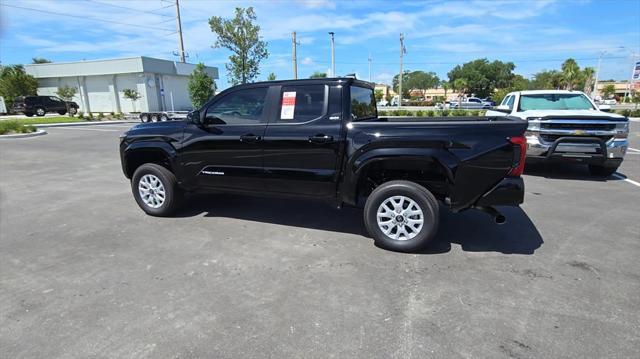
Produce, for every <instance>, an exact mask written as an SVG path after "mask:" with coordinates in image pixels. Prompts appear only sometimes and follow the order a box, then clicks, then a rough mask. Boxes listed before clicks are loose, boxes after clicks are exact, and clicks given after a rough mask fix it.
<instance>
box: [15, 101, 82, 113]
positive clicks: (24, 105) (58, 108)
mask: <svg viewBox="0 0 640 359" xmlns="http://www.w3.org/2000/svg"><path fill="white" fill-rule="evenodd" d="M12 110H13V112H15V113H23V114H24V115H25V116H28V117H31V116H33V115H34V114H35V115H37V116H44V115H45V114H46V113H48V112H56V113H58V114H60V115H64V114H65V113H67V112H68V113H69V114H70V115H75V114H76V113H77V112H78V104H77V103H75V102H73V101H63V100H61V99H60V98H58V97H56V96H20V97H16V98H15V100H14V101H13V107H12Z"/></svg>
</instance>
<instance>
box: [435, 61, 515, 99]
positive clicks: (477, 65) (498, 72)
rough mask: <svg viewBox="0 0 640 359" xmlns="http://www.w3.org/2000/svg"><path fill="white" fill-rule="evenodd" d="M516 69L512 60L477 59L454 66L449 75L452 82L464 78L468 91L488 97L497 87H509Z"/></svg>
mask: <svg viewBox="0 0 640 359" xmlns="http://www.w3.org/2000/svg"><path fill="white" fill-rule="evenodd" d="M514 69H515V65H514V64H513V63H512V62H502V61H497V60H496V61H493V62H489V60H487V59H477V60H473V61H470V62H467V63H464V64H462V65H458V66H456V67H454V68H453V69H452V70H451V71H449V72H448V73H447V76H448V77H449V81H450V82H451V83H452V84H453V83H455V81H456V80H458V79H464V80H465V81H466V86H465V89H466V92H468V93H473V94H475V95H476V96H479V97H487V96H490V95H491V94H492V93H493V91H494V90H495V89H496V88H508V87H510V86H511V85H512V83H513V79H514V74H513V70H514ZM454 87H455V86H454Z"/></svg>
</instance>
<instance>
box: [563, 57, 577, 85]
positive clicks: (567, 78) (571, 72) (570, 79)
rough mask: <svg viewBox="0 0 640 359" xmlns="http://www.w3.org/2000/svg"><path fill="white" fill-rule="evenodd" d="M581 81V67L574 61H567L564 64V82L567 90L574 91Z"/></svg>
mask: <svg viewBox="0 0 640 359" xmlns="http://www.w3.org/2000/svg"><path fill="white" fill-rule="evenodd" d="M579 79H580V66H578V63H577V62H576V60H574V59H567V60H566V61H565V62H563V63H562V80H563V82H564V85H565V87H566V89H567V90H573V86H574V85H575V84H576V82H578V80H579Z"/></svg>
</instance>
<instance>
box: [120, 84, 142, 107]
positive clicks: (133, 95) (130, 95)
mask: <svg viewBox="0 0 640 359" xmlns="http://www.w3.org/2000/svg"><path fill="white" fill-rule="evenodd" d="M122 95H123V96H124V98H126V99H129V100H131V106H133V112H136V101H138V99H140V98H141V97H142V96H140V94H139V93H138V91H136V90H133V89H124V90H122Z"/></svg>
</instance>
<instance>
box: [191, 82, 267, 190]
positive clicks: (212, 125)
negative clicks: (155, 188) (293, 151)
mask: <svg viewBox="0 0 640 359" xmlns="http://www.w3.org/2000/svg"><path fill="white" fill-rule="evenodd" d="M268 93H269V87H268V86H256V87H250V88H241V89H238V90H236V91H233V92H229V93H227V94H225V95H222V97H220V98H215V99H214V101H212V102H211V103H210V104H208V106H205V108H203V109H202V110H201V111H204V117H205V119H206V120H207V121H208V122H209V124H208V125H206V126H203V125H197V124H193V123H191V124H188V125H187V127H186V128H185V137H184V146H183V148H182V151H181V162H182V165H183V169H184V171H185V172H184V174H185V177H186V178H192V179H195V183H196V185H197V186H201V187H207V188H212V189H215V188H223V189H237V190H247V191H262V190H264V187H263V179H262V177H263V174H264V172H263V165H262V159H263V153H262V151H263V148H262V137H263V135H264V131H265V128H266V126H267V116H268V113H269V109H268V107H269V106H268V104H269V101H268Z"/></svg>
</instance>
